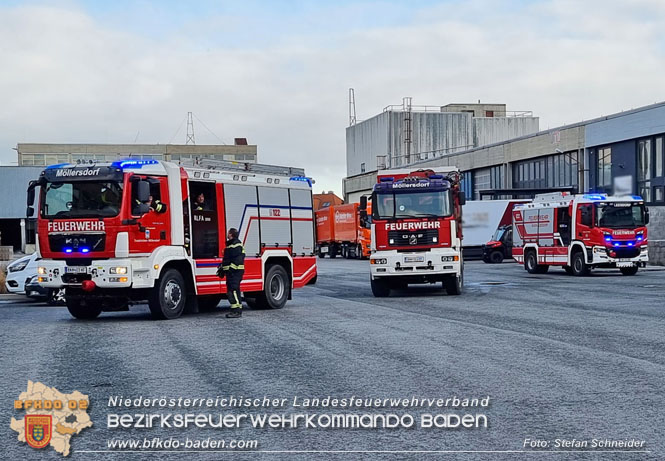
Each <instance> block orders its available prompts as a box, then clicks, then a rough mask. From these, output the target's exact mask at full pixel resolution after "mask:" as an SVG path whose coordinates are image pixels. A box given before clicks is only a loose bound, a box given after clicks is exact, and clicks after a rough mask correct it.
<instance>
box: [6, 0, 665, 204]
mask: <svg viewBox="0 0 665 461" xmlns="http://www.w3.org/2000/svg"><path fill="white" fill-rule="evenodd" d="M258 6H260V5H254V8H258ZM141 11H142V12H143V14H148V12H150V11H151V8H150V7H148V8H147V9H146V8H143V9H142V10H141ZM130 13H131V12H128V13H127V17H128V18H129V17H130V16H131V17H132V18H133V19H132V21H133V22H131V24H130V21H128V25H127V26H123V23H122V21H121V19H122V17H123V16H122V14H120V13H119V12H118V11H115V12H114V13H113V15H111V14H109V13H108V12H104V14H100V13H99V12H95V11H91V10H90V9H85V8H84V7H82V6H77V5H76V4H63V5H61V6H48V7H45V6H39V5H32V6H18V7H5V8H0V59H1V60H2V61H1V62H3V63H5V69H4V71H3V72H2V73H0V95H1V96H2V101H3V111H0V126H1V127H2V130H0V160H2V161H3V163H4V162H7V161H9V160H10V159H11V157H12V153H13V151H11V147H13V146H15V144H16V143H17V142H109V143H115V142H118V143H120V142H133V141H134V139H135V138H136V136H137V133H139V134H138V142H145V143H153V142H154V143H167V142H169V141H171V139H172V138H173V135H174V134H175V133H176V131H177V129H178V126H179V125H180V122H181V121H182V119H183V118H184V116H185V114H186V112H187V111H193V112H194V114H195V115H196V116H197V118H198V119H200V120H201V121H202V122H203V123H205V126H206V127H209V128H210V129H211V130H212V131H213V132H214V134H215V135H216V136H219V137H220V138H222V139H224V140H225V141H226V142H229V143H230V142H232V140H233V138H234V137H247V138H248V139H249V141H250V142H252V143H256V144H258V147H259V158H260V161H262V162H266V163H277V164H286V165H292V166H304V167H305V168H306V170H307V172H308V174H310V175H312V176H314V177H315V178H316V179H317V184H316V185H315V191H317V192H318V191H320V190H330V189H332V190H336V191H337V192H338V193H339V192H341V178H342V177H343V175H344V172H345V170H346V169H345V140H344V139H345V131H344V129H345V127H346V125H347V123H348V104H347V99H346V98H347V91H348V88H349V87H354V88H355V89H356V98H357V110H358V118H360V119H363V118H369V117H371V116H373V115H376V114H377V113H379V112H380V111H381V110H382V108H383V107H384V106H386V105H388V104H399V103H400V101H401V98H402V97H403V96H412V97H413V103H414V104H432V105H443V104H446V103H449V102H469V101H471V102H472V101H476V100H478V99H481V100H482V101H487V102H505V103H507V104H508V106H509V107H508V109H509V110H533V111H534V114H535V115H537V116H540V117H541V128H547V127H548V126H557V125H559V124H563V123H571V122H576V121H579V120H582V119H588V118H591V117H595V116H599V115H601V114H608V113H613V112H617V111H620V110H622V109H629V108H631V107H637V106H640V105H645V104H649V103H652V102H654V101H656V100H659V99H663V98H662V96H661V93H660V91H661V88H662V85H661V80H662V75H663V74H664V71H665V59H663V54H664V49H665V47H664V42H663V38H662V33H661V31H662V30H663V26H665V7H664V6H663V4H662V2H659V1H647V0H641V1H639V2H631V3H630V4H628V3H625V2H600V1H596V0H592V1H586V2H572V1H546V2H523V1H513V2H491V1H480V0H474V1H465V2H462V1H458V2H443V3H436V4H430V3H427V2H422V3H417V4H415V5H414V6H413V8H412V9H408V8H405V7H403V6H401V5H400V3H399V2H397V3H382V2H372V3H367V2H364V3H340V4H338V5H334V6H326V7H318V6H317V3H307V4H306V7H305V8H304V9H302V10H298V11H293V12H291V11H289V12H283V13H282V14H279V13H278V12H276V11H275V10H272V11H269V12H267V13H264V14H262V15H260V16H256V18H257V20H256V23H255V24H254V26H256V27H253V28H252V18H254V16H253V15H252V14H253V13H254V11H246V12H245V14H243V11H242V10H241V9H238V7H236V9H235V10H234V11H218V12H210V13H209V14H205V12H204V11H201V12H199V11H197V12H196V14H190V15H188V16H187V18H186V20H183V22H182V23H178V22H177V20H174V19H173V18H170V19H169V21H168V26H169V27H168V28H165V29H164V30H161V29H159V28H158V24H155V20H153V21H151V20H150V18H148V17H146V18H145V21H146V29H145V30H141V27H140V19H141V18H138V19H137V18H136V17H135V16H132V15H131V14H130ZM156 16H157V17H158V18H159V19H160V20H161V19H162V18H161V16H160V15H159V14H157V13H156ZM105 18H107V19H105ZM109 18H113V20H111V19H109ZM345 18H349V20H348V21H346V22H345V21H344V19H345ZM153 19H154V18H153ZM234 19H235V21H234ZM232 21H233V25H232V26H229V27H224V25H225V24H231V22H232ZM338 24H339V25H338ZM271 25H272V26H274V28H271ZM148 26H149V27H148ZM195 130H196V138H197V142H198V143H199V144H205V143H211V144H214V143H217V142H218V139H217V137H216V136H215V135H213V134H211V133H209V132H208V131H207V129H206V128H205V127H204V126H203V125H202V124H201V123H197V121H196V120H195ZM184 138H185V133H184V130H181V131H180V133H179V134H178V137H177V138H176V139H174V140H173V142H184Z"/></svg>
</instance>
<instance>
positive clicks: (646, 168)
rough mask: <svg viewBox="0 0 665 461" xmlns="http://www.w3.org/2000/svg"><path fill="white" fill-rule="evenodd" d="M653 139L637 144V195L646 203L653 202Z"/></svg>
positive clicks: (643, 140)
mask: <svg viewBox="0 0 665 461" xmlns="http://www.w3.org/2000/svg"><path fill="white" fill-rule="evenodd" d="M651 165H652V158H651V139H650V138H649V139H642V140H640V141H638V143H637V193H638V195H640V196H641V197H642V198H643V199H644V201H645V202H651Z"/></svg>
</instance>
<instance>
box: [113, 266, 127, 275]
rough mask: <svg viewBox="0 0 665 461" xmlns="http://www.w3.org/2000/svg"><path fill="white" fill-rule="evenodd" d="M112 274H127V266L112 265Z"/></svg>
mask: <svg viewBox="0 0 665 461" xmlns="http://www.w3.org/2000/svg"><path fill="white" fill-rule="evenodd" d="M109 273H110V274H126V273H127V268H126V267H125V266H118V267H112V268H111V269H109Z"/></svg>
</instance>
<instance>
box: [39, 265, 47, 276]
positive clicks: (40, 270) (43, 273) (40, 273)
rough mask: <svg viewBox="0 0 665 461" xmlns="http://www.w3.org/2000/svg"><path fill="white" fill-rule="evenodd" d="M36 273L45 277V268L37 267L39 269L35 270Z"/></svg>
mask: <svg viewBox="0 0 665 461" xmlns="http://www.w3.org/2000/svg"><path fill="white" fill-rule="evenodd" d="M37 273H38V274H39V275H46V268H45V267H44V266H39V267H38V268H37Z"/></svg>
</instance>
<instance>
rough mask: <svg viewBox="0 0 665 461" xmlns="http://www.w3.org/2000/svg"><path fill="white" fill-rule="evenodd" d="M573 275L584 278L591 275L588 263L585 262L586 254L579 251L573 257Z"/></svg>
mask: <svg viewBox="0 0 665 461" xmlns="http://www.w3.org/2000/svg"><path fill="white" fill-rule="evenodd" d="M571 268H572V271H573V275H575V276H578V277H582V276H585V275H589V266H587V263H586V261H585V260H584V253H583V252H581V251H578V252H577V253H575V254H574V255H573V265H572V266H571Z"/></svg>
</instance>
